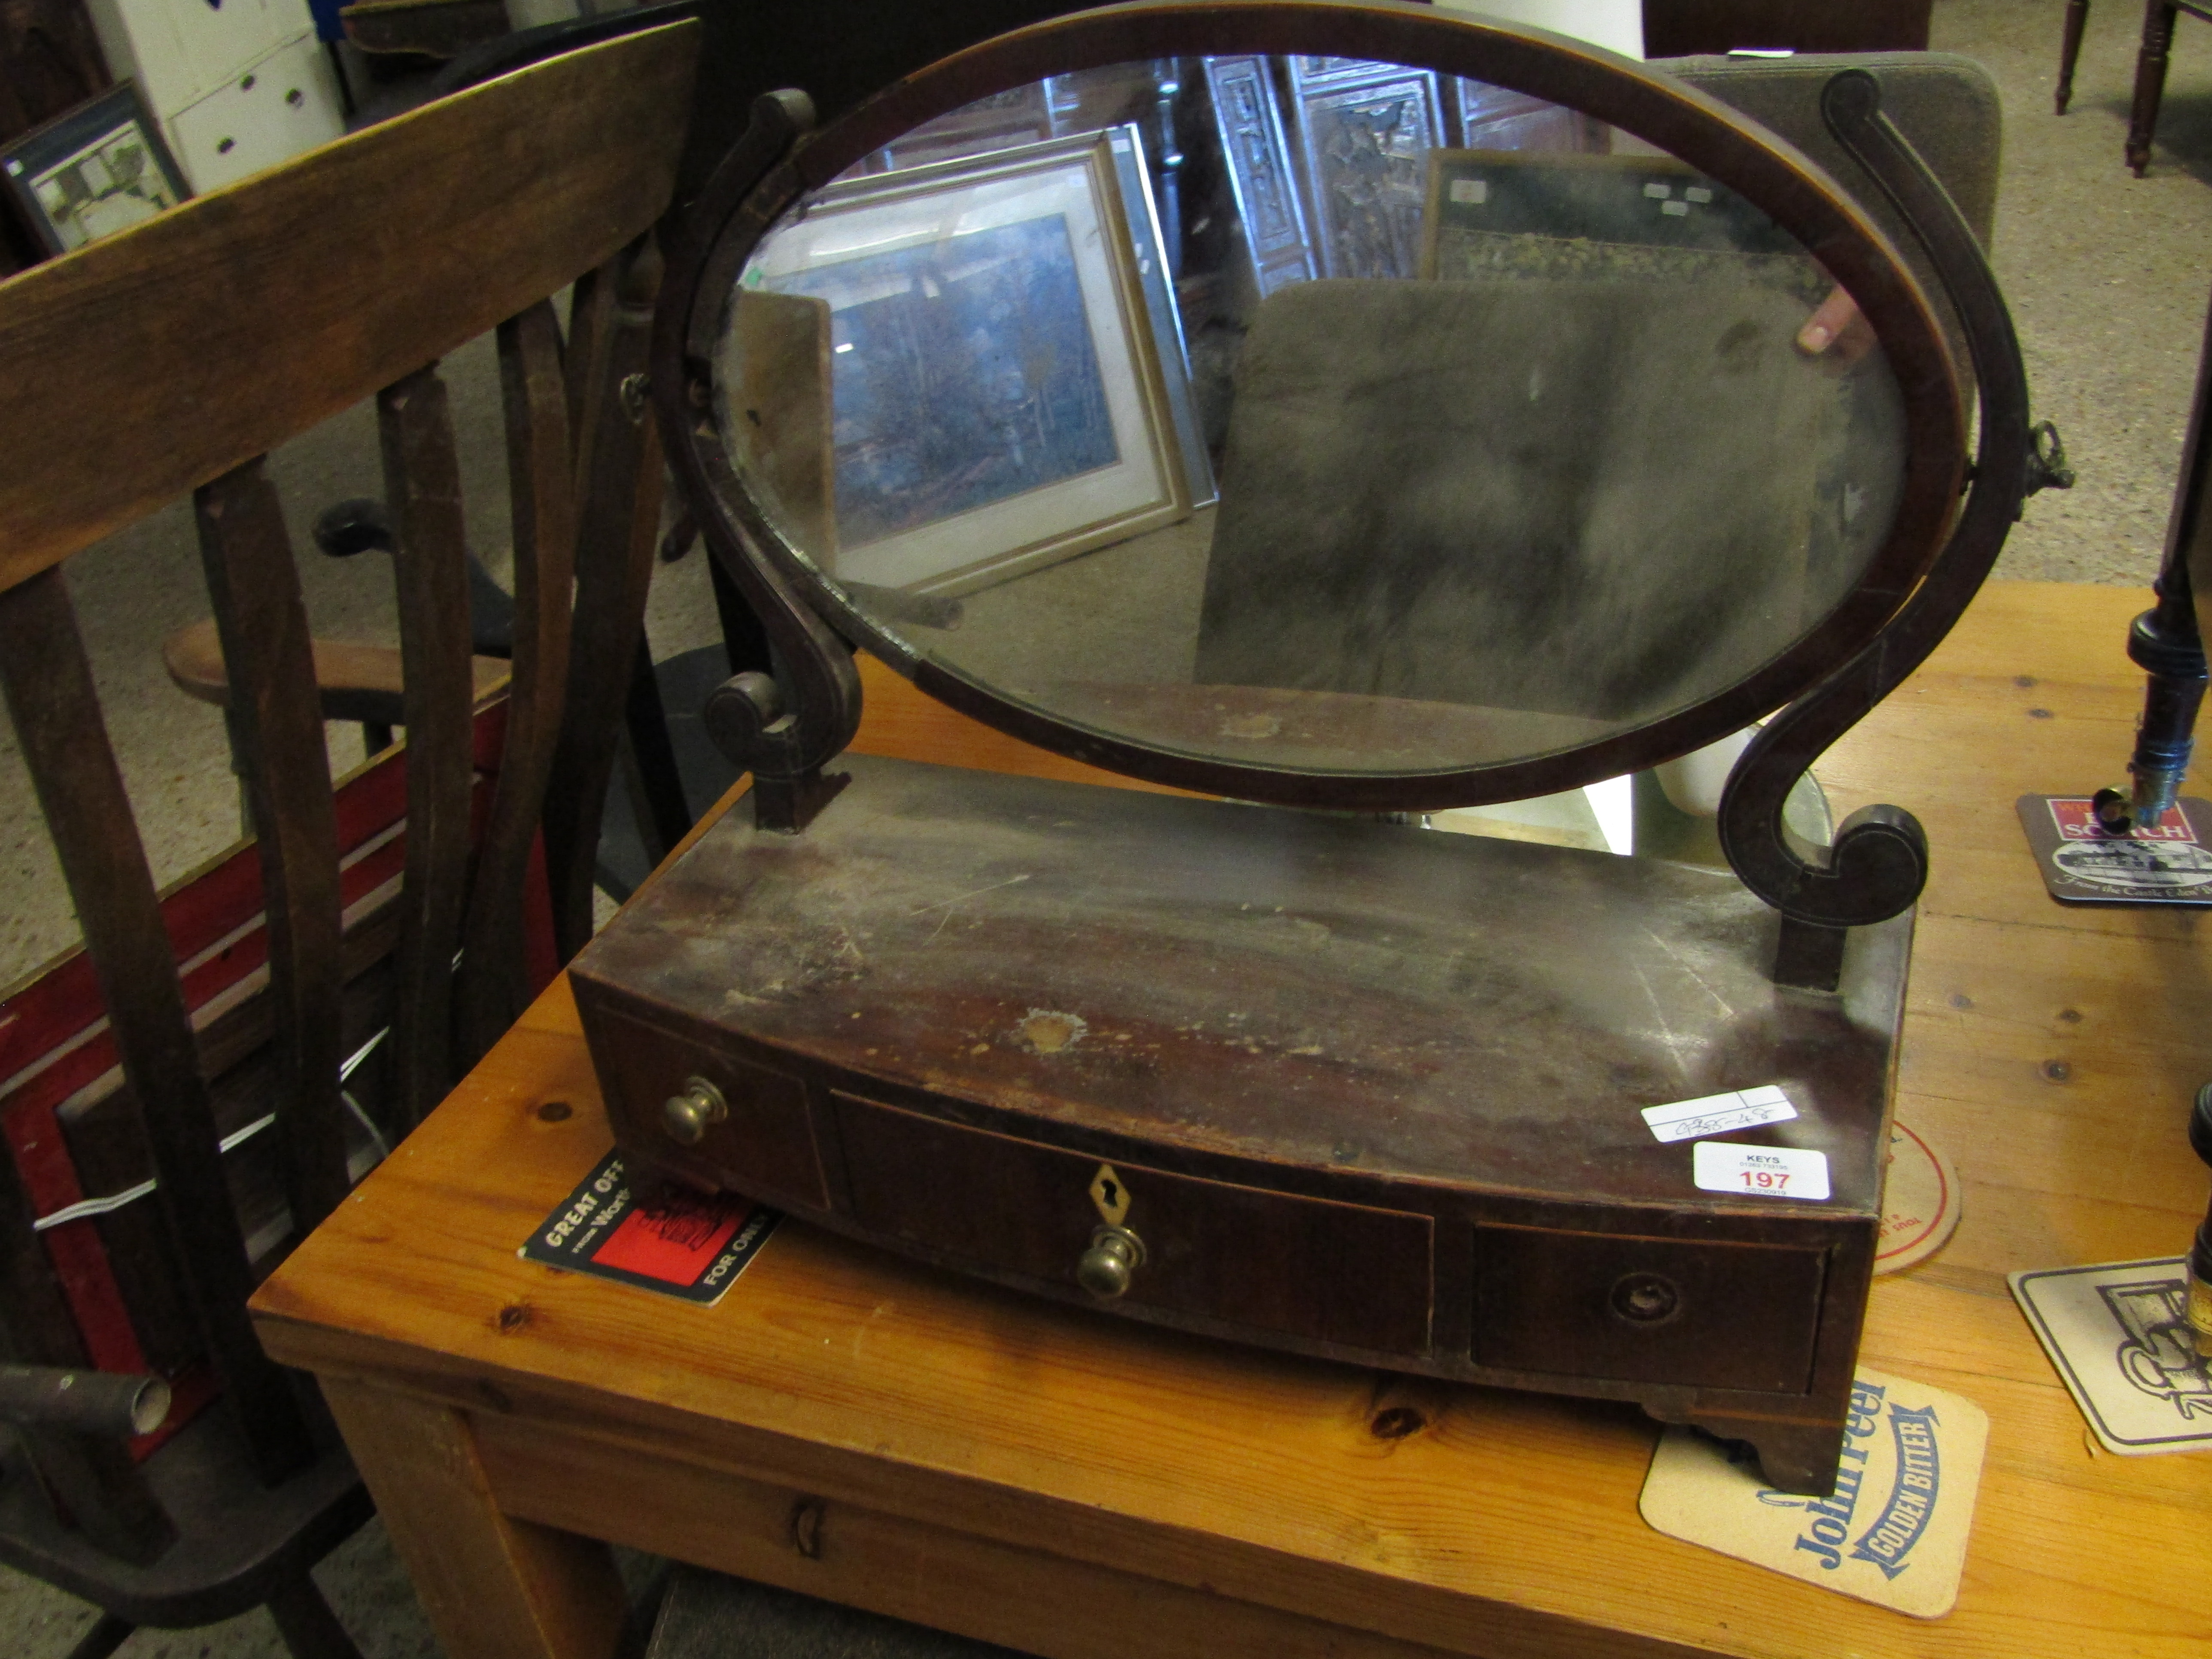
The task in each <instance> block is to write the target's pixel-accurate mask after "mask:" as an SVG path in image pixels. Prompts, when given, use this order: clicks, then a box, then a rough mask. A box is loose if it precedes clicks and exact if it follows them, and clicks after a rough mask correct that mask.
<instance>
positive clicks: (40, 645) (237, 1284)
mask: <svg viewBox="0 0 2212 1659" xmlns="http://www.w3.org/2000/svg"><path fill="white" fill-rule="evenodd" d="M0 692H4V695H5V698H6V702H7V705H8V713H9V717H10V718H11V719H12V720H14V722H15V739H16V743H17V744H18V746H19V747H20V749H21V753H22V757H23V767H24V770H25V771H26V772H27V773H28V774H29V775H30V779H31V784H32V787H33V790H34V791H35V792H36V793H37V795H38V799H39V805H40V810H41V811H43V812H44V814H45V816H46V827H47V829H48V831H49V833H50V835H51V836H52V841H53V845H54V850H55V852H56V854H57V855H58V858H59V860H60V862H61V866H62V877H63V879H64V882H65V883H66V884H68V887H69V891H70V898H71V899H72V900H73V901H74V902H75V903H76V914H77V921H78V925H79V926H80V927H82V930H83V933H84V945H85V953H86V955H87V956H88V957H90V958H91V960H92V965H93V971H94V975H96V976H97V978H98V979H99V981H100V995H101V997H102V999H103V1000H105V1001H106V1005H107V1010H108V1018H109V1021H110V1023H111V1024H112V1027H113V1030H114V1033H115V1038H116V1044H117V1047H118V1050H119V1052H120V1054H121V1056H122V1061H123V1070H124V1073H125V1076H127V1077H128V1078H129V1079H131V1088H132V1090H133V1091H135V1092H136V1094H137V1099H138V1107H139V1118H140V1127H141V1132H142V1133H143V1134H144V1136H145V1138H146V1144H147V1147H148V1151H149V1155H150V1158H151V1160H152V1163H153V1165H154V1170H155V1179H156V1181H157V1182H159V1185H158V1186H157V1187H156V1188H155V1194H156V1196H157V1197H158V1199H159V1200H160V1202H161V1211H162V1215H163V1218H165V1220H166V1221H167V1224H168V1228H169V1235H170V1237H171V1238H172V1239H173V1241H174V1242H175V1244H176V1249H177V1255H178V1266H179V1269H180V1276H181V1277H182V1279H184V1281H185V1293H186V1295H187V1296H189V1297H191V1302H192V1304H193V1311H194V1313H195V1314H196V1316H197V1319H198V1322H199V1325H200V1328H201V1329H202V1331H203V1332H204V1334H205V1336H206V1340H207V1344H208V1352H209V1355H210V1358H211V1359H212V1360H213V1362H214V1364H215V1365H216V1370H217V1371H218V1373H219V1374H220V1375H221V1376H222V1380H223V1383H224V1387H225V1390H226V1393H227V1395H228V1401H229V1405H230V1408H231V1411H232V1413H233V1414H234V1417H235V1418H236V1419H237V1422H238V1426H239V1431H240V1437H242V1438H243V1439H244V1441H245V1442H246V1445H247V1447H248V1449H249V1451H250V1453H251V1455H252V1458H253V1462H254V1465H255V1469H256V1473H257V1474H259V1476H260V1477H261V1479H262V1480H264V1481H271V1482H273V1481H275V1480H279V1479H281V1478H282V1477H283V1475H284V1474H287V1473H289V1471H290V1470H292V1469H294V1468H298V1467H300V1466H301V1464H303V1463H304V1462H307V1458H308V1456H309V1455H310V1450H311V1449H310V1446H309V1443H308V1438H307V1426H306V1423H305V1421H304V1419H302V1418H301V1414H300V1411H299V1407H298V1404H297V1402H296V1401H295V1399H294V1398H293V1395H292V1392H291V1386H290V1384H289V1382H287V1380H286V1379H285V1376H284V1375H283V1372H282V1371H281V1370H278V1369H277V1368H276V1366H275V1365H274V1364H271V1363H270V1360H269V1358H267V1356H265V1355H264V1353H263V1352H262V1351H261V1346H260V1344H259V1342H258V1341H257V1340H255V1337H254V1334H253V1328H252V1324H251V1323H250V1322H248V1320H247V1318H246V1295H247V1292H248V1291H250V1290H251V1289H252V1280H251V1277H250V1272H249V1269H248V1267H247V1264H246V1240H245V1237H244V1236H243V1234H242V1233H241V1232H240V1229H239V1225H238V1217H237V1214H236V1212H234V1210H233V1209H232V1208H231V1202H230V1192H229V1188H228V1186H227V1185H226V1183H225V1182H224V1180H223V1173H222V1154H221V1153H220V1152H219V1151H218V1150H217V1147H216V1127H215V1113H214V1110H213V1109H212V1108H211V1106H210V1103H209V1099H208V1091H207V1084H206V1080H205V1079H204V1078H203V1076H202V1075H201V1072H200V1066H199V1054H198V1052H197V1048H196V1047H195V1045H194V1043H193V1041H192V1032H191V1024H190V1022H189V1021H188V1020H187V1018H186V1017H185V1000H184V993H183V990H182V988H181V987H180V986H179V983H178V981H177V964H176V960H175V958H174V957H172V956H171V954H170V952H169V939H168V933H167V930H166V929H165V928H164V927H162V925H161V905H160V902H159V901H158V900H157V898H156V897H155V890H154V878H153V875H152V872H150V871H149V869H148V868H147V866H146V854H145V851H144V849H143V848H142V847H141V846H140V844H139V841H138V834H137V827H136V825H135V823H133V821H132V818H131V803H130V800H129V799H128V797H127V796H126V795H125V793H124V789H123V777H122V774H121V773H120V772H119V771H118V769H117V767H116V764H115V752H114V750H113V749H112V747H111V746H110V745H109V743H108V739H107V727H106V722H105V720H102V718H101V716H100V702H99V697H98V694H97V693H96V692H95V691H94V687H93V680H92V667H91V665H90V664H89V663H88V661H87V660H86V659H85V654H84V642H83V640H82V637H81V636H80V635H79V634H78V632H77V626H76V615H75V612H74V611H73V610H72V609H71V607H70V599H69V592H68V590H67V589H66V588H65V587H64V585H63V581H62V574H61V572H60V571H59V570H56V569H49V570H46V571H42V572H40V574H37V575H35V576H33V577H32V578H31V579H30V580H27V581H25V582H22V583H21V584H19V585H17V586H15V587H13V588H11V589H9V591H8V592H5V593H0Z"/></svg>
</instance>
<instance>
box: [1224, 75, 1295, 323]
mask: <svg viewBox="0 0 2212 1659" xmlns="http://www.w3.org/2000/svg"><path fill="white" fill-rule="evenodd" d="M1206 84H1207V87H1208V88H1209V89H1210V90H1211V91H1212V94H1213V110H1214V122H1215V125H1216V127H1217V128H1218V131H1219V133H1220V138H1221V149H1222V155H1223V160H1224V161H1225V163H1226V167H1225V171H1226V172H1227V173H1228V175H1229V187H1230V192H1231V196H1232V197H1234V198H1235V201H1236V204H1237V219H1238V220H1239V221H1240V222H1242V224H1243V228H1244V240H1245V245H1246V246H1247V248H1248V249H1249V252H1250V255H1251V260H1252V268H1253V276H1254V278H1255V281H1256V283H1257V284H1258V288H1259V291H1260V294H1261V297H1262V298H1265V297H1266V296H1267V295H1269V294H1272V293H1273V292H1274V291H1275V290H1276V289H1279V288H1280V287H1282V286H1283V285H1284V284H1285V283H1304V282H1310V281H1312V280H1313V278H1314V277H1315V276H1316V275H1318V274H1319V273H1318V271H1317V270H1316V263H1315V258H1314V251H1313V248H1312V246H1311V245H1310V242H1309V240H1308V239H1307V234H1306V218H1305V211H1304V207H1303V206H1302V204H1300V202H1299V199H1298V196H1299V193H1298V187H1297V183H1296V182H1295V179H1294V176H1293V173H1292V172H1291V151H1290V145H1289V143H1287V141H1286V139H1285V134H1284V131H1283V121H1282V116H1281V114H1280V112H1279V111H1278V110H1277V109H1276V106H1275V94H1274V87H1273V81H1272V78H1271V77H1270V76H1269V75H1268V72H1267V59H1266V58H1207V59H1206Z"/></svg>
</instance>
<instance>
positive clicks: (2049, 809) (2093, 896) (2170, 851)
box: [2015, 795, 2212, 904]
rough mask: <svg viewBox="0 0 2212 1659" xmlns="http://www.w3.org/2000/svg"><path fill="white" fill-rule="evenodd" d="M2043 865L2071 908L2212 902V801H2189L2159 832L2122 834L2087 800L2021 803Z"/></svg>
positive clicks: (2033, 798)
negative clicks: (2105, 822) (2114, 832)
mask: <svg viewBox="0 0 2212 1659" xmlns="http://www.w3.org/2000/svg"><path fill="white" fill-rule="evenodd" d="M2015 806H2016V808H2017V809H2018V811H2019V812H2020V825H2021V829H2025V830H2027V844H2028V845H2029V846H2030V847H2031V848H2033V849H2034V850H2035V867H2036V868H2037V869H2038V870H2039V871H2041V872H2042V873H2043V884H2044V885H2045V887H2047V888H2049V889H2050V890H2051V897H2053V898H2055V899H2057V900H2059V901H2060V902H2063V903H2067V904H2212V801H2205V800H2199V799H2196V798H2195V797H2194V796H2189V797H2185V798H2184V799H2181V800H2179V801H2177V802H2175V803H2174V810H2173V811H2171V812H2169V813H2167V814H2166V820H2165V822H2164V823H2160V825H2159V826H2158V828H2157V829H2130V830H2129V831H2128V833H2127V834H2126V835H2124V836H2115V835H2112V834H2110V833H2109V832H2107V831H2106V829H2105V828H2104V826H2103V825H2101V824H2100V823H2098V822H2097V814H2096V810H2095V808H2094V806H2093V805H2092V804H2091V799H2090V797H2088V796H2087V795H2022V796H2021V798H2020V799H2019V800H2018V801H2017V802H2015Z"/></svg>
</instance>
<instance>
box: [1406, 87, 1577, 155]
mask: <svg viewBox="0 0 2212 1659" xmlns="http://www.w3.org/2000/svg"><path fill="white" fill-rule="evenodd" d="M1451 103H1452V105H1453V106H1454V107H1453V108H1452V109H1450V110H1449V111H1448V112H1447V113H1448V114H1449V115H1450V116H1454V117H1455V118H1457V122H1458V125H1459V129H1460V133H1461V137H1459V138H1458V139H1456V140H1455V141H1454V142H1455V143H1456V145H1457V146H1458V147H1459V148H1462V149H1536V150H1565V151H1572V152H1576V153H1579V154H1583V155H1605V154H1607V153H1608V152H1609V151H1610V150H1611V149H1612V148H1613V129H1612V128H1611V127H1609V126H1607V125H1606V124H1605V123H1604V122H1602V121H1601V120H1598V119H1597V118H1595V117H1594V116H1589V115H1584V114H1583V112H1581V111H1579V110H1571V109H1567V108H1565V107H1564V106H1560V105H1558V104H1547V103H1546V102H1545V101H1544V100H1542V99H1541V98H1531V97H1529V96H1528V94H1526V93H1520V92H1512V91H1509V90H1508V89H1507V88H1504V87H1493V86H1492V85H1490V84H1489V83H1488V82H1483V81H1469V80H1466V79H1464V78H1460V77H1455V78H1454V79H1453V81H1452V83H1451Z"/></svg>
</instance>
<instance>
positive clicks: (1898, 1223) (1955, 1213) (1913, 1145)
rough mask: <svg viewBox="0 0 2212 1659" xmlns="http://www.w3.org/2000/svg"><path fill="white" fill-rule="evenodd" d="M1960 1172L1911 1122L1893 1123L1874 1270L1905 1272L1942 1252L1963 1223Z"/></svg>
mask: <svg viewBox="0 0 2212 1659" xmlns="http://www.w3.org/2000/svg"><path fill="white" fill-rule="evenodd" d="M1959 1207H1960V1197H1959V1172H1958V1170H1955V1169H1954V1168H1953V1167H1952V1166H1951V1160H1950V1159H1949V1158H1948V1157H1946V1156H1945V1155H1944V1154H1943V1152H1942V1151H1941V1150H1939V1149H1938V1148H1937V1147H1936V1146H1934V1145H1932V1144H1931V1143H1930V1142H1929V1139H1928V1138H1927V1137H1926V1136H1925V1135H1923V1134H1922V1133H1919V1132H1918V1131H1917V1130H1916V1129H1914V1128H1913V1127H1912V1126H1911V1124H1909V1123H1905V1122H1902V1121H1892V1122H1891V1124H1890V1126H1889V1171H1888V1173H1887V1175H1886V1176H1883V1178H1882V1183H1881V1243H1880V1245H1879V1246H1878V1248H1877V1249H1875V1258H1874V1270H1875V1272H1876V1273H1901V1272H1903V1271H1904V1270H1905V1268H1907V1267H1918V1266H1919V1265H1920V1264H1921V1263H1922V1262H1923V1261H1927V1260H1928V1258H1929V1256H1931V1255H1935V1254H1936V1251H1938V1250H1940V1249H1942V1248H1943V1246H1944V1245H1945V1244H1947V1243H1949V1242H1950V1239H1951V1232H1952V1230H1953V1229H1954V1228H1955V1227H1956V1226H1958V1225H1959Z"/></svg>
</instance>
